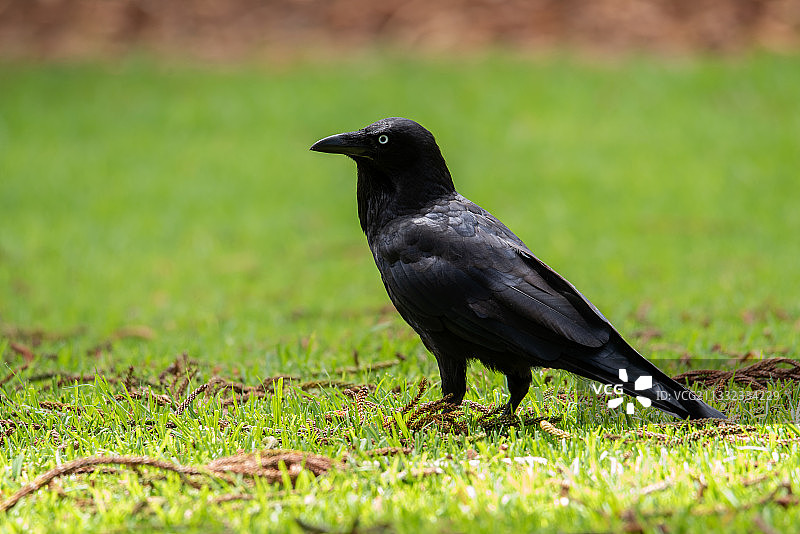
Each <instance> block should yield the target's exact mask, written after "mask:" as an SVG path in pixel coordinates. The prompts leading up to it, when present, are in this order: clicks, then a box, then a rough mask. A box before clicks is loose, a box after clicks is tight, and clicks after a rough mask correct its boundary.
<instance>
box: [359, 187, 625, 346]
mask: <svg viewBox="0 0 800 534" xmlns="http://www.w3.org/2000/svg"><path fill="white" fill-rule="evenodd" d="M373 254H374V256H375V261H376V263H377V264H378V268H379V270H380V271H381V276H382V278H383V282H384V284H385V285H386V289H387V291H388V292H389V296H390V297H391V299H392V301H393V302H394V304H395V306H396V307H397V308H398V311H399V312H400V313H401V315H402V316H403V317H404V318H405V319H406V320H407V321H408V322H409V323H410V324H411V325H412V326H413V327H414V328H415V329H417V330H418V331H419V330H423V331H425V332H427V333H429V334H434V335H435V332H437V331H443V330H447V331H449V332H450V333H452V334H455V335H457V336H458V337H460V338H462V339H463V340H464V341H467V342H470V343H474V344H478V345H480V346H483V347H485V348H488V349H491V350H496V351H510V352H514V353H524V354H528V355H530V356H535V357H538V358H539V359H544V360H553V359H556V358H559V357H560V356H561V355H562V350H561V349H565V350H566V349H568V346H569V345H572V346H573V347H575V348H577V347H580V346H583V347H595V348H596V347H601V346H603V345H604V344H605V343H606V342H608V340H609V338H610V335H611V332H613V327H611V325H610V324H609V323H608V321H607V320H606V319H605V317H603V316H602V314H600V312H599V311H597V309H596V308H595V307H594V306H592V304H591V303H589V302H588V301H587V300H586V299H585V298H584V297H583V296H582V295H581V294H580V293H579V292H578V291H577V290H576V289H575V288H574V287H573V286H572V285H571V284H570V283H569V282H567V281H566V280H564V279H563V278H562V277H561V276H559V275H558V274H557V273H556V272H555V271H553V270H552V269H550V268H549V267H547V266H546V265H545V264H544V263H542V262H541V261H540V260H539V259H538V258H536V257H535V256H534V255H533V253H531V252H530V251H529V250H528V249H527V248H526V247H525V245H524V244H523V243H522V241H520V240H519V238H517V237H516V236H515V235H514V234H513V233H511V231H510V230H508V228H506V227H505V226H504V225H503V224H502V223H500V222H499V221H498V220H497V219H495V218H494V217H492V216H491V215H490V214H488V213H487V212H485V211H484V210H482V209H481V208H479V207H477V206H475V205H474V204H472V203H470V202H469V201H466V200H465V199H462V200H461V201H451V202H449V203H447V204H446V205H443V206H440V207H438V209H436V210H433V211H431V212H428V213H426V214H424V215H421V216H419V217H404V218H401V219H397V220H396V221H395V222H394V223H393V224H390V225H389V227H387V228H386V229H385V231H384V232H382V234H381V236H380V238H379V239H378V240H377V242H376V243H374V244H373ZM565 345H566V346H565Z"/></svg>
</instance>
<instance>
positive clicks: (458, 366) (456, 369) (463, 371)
mask: <svg viewBox="0 0 800 534" xmlns="http://www.w3.org/2000/svg"><path fill="white" fill-rule="evenodd" d="M436 362H437V363H438V364H439V375H440V376H441V377H442V394H443V395H444V396H445V397H446V396H447V395H452V396H451V397H450V399H449V402H450V404H456V405H458V404H461V401H462V400H464V395H465V394H466V393H467V362H466V360H457V359H454V358H445V357H441V356H436Z"/></svg>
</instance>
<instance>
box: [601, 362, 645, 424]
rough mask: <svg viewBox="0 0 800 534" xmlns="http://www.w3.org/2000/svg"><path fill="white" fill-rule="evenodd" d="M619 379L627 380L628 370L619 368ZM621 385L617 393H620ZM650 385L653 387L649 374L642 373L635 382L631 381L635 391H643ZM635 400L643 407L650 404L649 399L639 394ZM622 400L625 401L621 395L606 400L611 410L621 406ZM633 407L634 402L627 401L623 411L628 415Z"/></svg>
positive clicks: (631, 412)
mask: <svg viewBox="0 0 800 534" xmlns="http://www.w3.org/2000/svg"><path fill="white" fill-rule="evenodd" d="M619 379H620V380H621V381H622V382H627V381H628V370H627V369H620V370H619ZM621 386H622V385H621V384H620V386H619V387H620V390H619V393H622V390H621ZM652 387H653V377H652V376H650V375H642V376H640V377H639V378H637V379H636V382H634V383H633V389H634V390H635V391H643V390H645V389H650V388H652ZM614 389H615V390H616V389H617V388H614ZM636 400H637V401H639V404H641V405H642V406H644V407H645V408H649V407H650V405H651V404H652V403H651V401H650V399H648V398H647V397H642V396H641V395H636ZM623 402H625V399H624V398H623V397H621V396H620V397H616V398H613V399H609V400H608V407H609V408H610V409H612V410H615V409H617V408H619V407H620V406H622V403H623ZM633 408H634V404H633V403H632V402H628V404H627V405H626V406H625V413H627V414H628V415H631V414H633Z"/></svg>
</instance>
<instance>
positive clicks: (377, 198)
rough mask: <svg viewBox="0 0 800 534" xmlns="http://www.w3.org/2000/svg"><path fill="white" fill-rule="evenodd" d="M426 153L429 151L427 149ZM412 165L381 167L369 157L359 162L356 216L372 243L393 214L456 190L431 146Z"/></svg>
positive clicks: (399, 213)
mask: <svg viewBox="0 0 800 534" xmlns="http://www.w3.org/2000/svg"><path fill="white" fill-rule="evenodd" d="M426 152H428V151H426ZM420 156H421V157H419V158H417V159H416V161H415V162H414V164H412V165H408V163H409V162H405V163H406V165H403V166H383V165H378V164H376V163H375V162H372V161H370V160H357V161H356V163H357V164H358V185H357V198H358V219H359V221H360V222H361V229H362V230H363V231H364V233H365V234H366V236H367V239H368V240H369V241H370V242H371V241H372V238H373V236H375V235H377V233H378V232H379V231H380V229H381V228H383V227H384V226H385V225H386V224H387V223H389V222H390V221H391V220H392V219H394V218H395V217H399V216H401V215H405V214H408V213H415V212H418V211H419V210H420V209H421V208H422V207H424V206H426V205H429V204H431V203H433V202H435V201H436V200H438V199H440V198H442V197H445V196H448V195H452V194H454V193H455V186H454V185H453V179H452V178H451V176H450V171H449V170H448V169H447V164H446V163H445V161H444V158H443V157H442V155H441V152H440V151H439V148H438V147H437V146H436V145H434V148H433V150H431V151H430V152H428V153H427V154H423V155H420Z"/></svg>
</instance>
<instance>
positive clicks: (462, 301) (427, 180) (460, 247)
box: [311, 118, 725, 418]
mask: <svg viewBox="0 0 800 534" xmlns="http://www.w3.org/2000/svg"><path fill="white" fill-rule="evenodd" d="M311 150H314V151H317V152H328V153H332V154H345V155H347V156H349V157H351V158H352V159H353V160H355V162H356V167H357V169H358V185H357V199H358V218H359V221H360V222H361V228H362V229H363V230H364V233H365V234H366V236H367V242H368V243H369V247H370V249H371V250H372V255H373V257H374V258H375V263H376V265H377V266H378V270H379V271H380V273H381V278H382V279H383V284H384V286H386V291H387V292H388V293H389V298H391V300H392V302H393V303H394V305H395V307H396V308H397V310H398V311H399V312H400V315H402V316H403V319H405V320H406V321H407V322H408V324H410V325H411V327H412V328H413V329H414V330H416V332H417V333H418V334H419V336H420V338H422V342H423V343H424V344H425V346H426V347H427V348H428V350H430V351H431V352H432V353H433V355H434V356H435V357H436V361H437V363H438V364H439V373H440V374H441V378H442V390H443V393H444V395H451V402H453V403H455V404H460V403H461V401H462V399H463V398H464V394H465V393H466V390H467V374H466V373H467V364H468V362H469V361H470V360H472V359H477V360H479V361H480V362H481V363H483V365H485V366H486V367H488V368H489V369H493V370H496V371H499V372H501V373H503V374H505V376H506V379H507V381H508V389H509V393H510V399H509V401H508V404H507V405H506V410H507V411H508V412H509V413H513V412H514V411H515V410H516V408H517V406H519V404H520V402H522V399H523V398H524V397H525V395H526V394H527V393H528V389H529V387H530V385H531V367H534V366H546V367H553V368H558V369H565V370H567V371H570V372H572V373H575V374H577V375H580V376H582V377H586V378H589V379H592V380H596V381H598V382H601V383H603V384H609V385H621V386H622V389H623V391H624V392H625V393H627V394H628V395H633V396H638V397H640V398H642V397H643V398H646V399H649V400H650V401H651V403H652V405H653V406H655V407H656V408H659V409H661V410H663V411H665V412H667V413H670V414H673V415H676V416H678V417H681V418H687V417H689V418H706V417H713V418H724V417H725V416H724V415H723V414H722V413H720V412H719V411H717V410H715V409H714V408H712V407H710V406H708V405H707V404H706V403H704V402H703V401H702V400H700V399H699V398H698V397H697V396H696V395H695V394H694V393H692V392H691V391H689V390H687V389H686V388H685V387H683V386H681V385H680V384H678V383H677V382H675V381H674V380H672V379H671V378H670V377H668V376H667V375H665V374H664V373H662V372H661V371H660V370H659V369H658V368H657V367H656V366H655V365H653V364H652V363H650V362H649V361H647V360H646V359H645V358H644V357H642V356H641V355H640V354H639V353H638V352H636V350H635V349H634V348H633V347H631V346H630V345H629V344H628V343H627V342H626V341H625V340H624V339H622V336H621V335H620V334H619V333H618V332H617V331H616V329H615V328H614V327H613V326H612V325H611V323H610V322H609V321H608V319H606V318H605V317H604V316H603V314H601V313H600V312H599V311H598V310H597V308H595V307H594V305H592V303H591V302H589V301H588V300H587V299H586V298H585V297H584V296H583V295H582V294H581V293H580V292H578V290H577V289H575V287H573V286H572V284H570V283H569V282H567V281H566V280H565V279H564V278H562V277H561V276H560V275H559V274H558V273H556V272H555V271H554V270H552V269H551V268H550V267H548V266H547V265H545V264H544V262H542V261H541V260H539V259H538V258H537V257H536V256H534V255H533V253H532V252H531V251H530V250H528V247H526V246H525V244H524V243H523V242H522V241H521V240H520V239H519V238H518V237H517V236H516V235H514V234H513V233H512V232H511V230H509V229H508V228H507V227H506V226H505V225H504V224H503V223H501V222H500V221H499V220H498V219H496V218H495V217H494V216H492V214H490V213H489V212H487V211H486V210H484V209H483V208H481V207H480V206H478V205H476V204H473V203H472V202H470V201H469V200H467V199H466V198H464V197H463V196H461V195H459V194H458V193H457V192H456V190H455V186H454V185H453V180H452V178H451V177H450V171H448V169H447V165H446V164H445V161H444V158H443V157H442V154H441V152H440V150H439V146H438V145H437V144H436V141H435V139H434V137H433V135H432V134H431V133H430V132H429V131H428V130H426V129H425V128H423V127H422V126H420V125H419V124H417V123H416V122H414V121H412V120H409V119H403V118H388V119H383V120H380V121H378V122H375V123H373V124H370V125H369V126H367V127H365V128H363V129H361V130H358V131H355V132H349V133H342V134H337V135H332V136H330V137H326V138H324V139H322V140H320V141H318V142H316V143H315V144H314V145H313V146H312V147H311ZM624 375H627V380H626V381H625V382H624V383H622V384H619V383H620V376H624ZM648 376H650V377H652V385H651V387H649V388H646V389H643V390H638V388H636V389H634V384H635V383H636V381H637V380H638V379H640V378H642V379H643V380H644V381H645V382H646V381H647V377H648ZM639 383H640V384H641V383H643V382H642V381H641V380H640V382H639Z"/></svg>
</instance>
